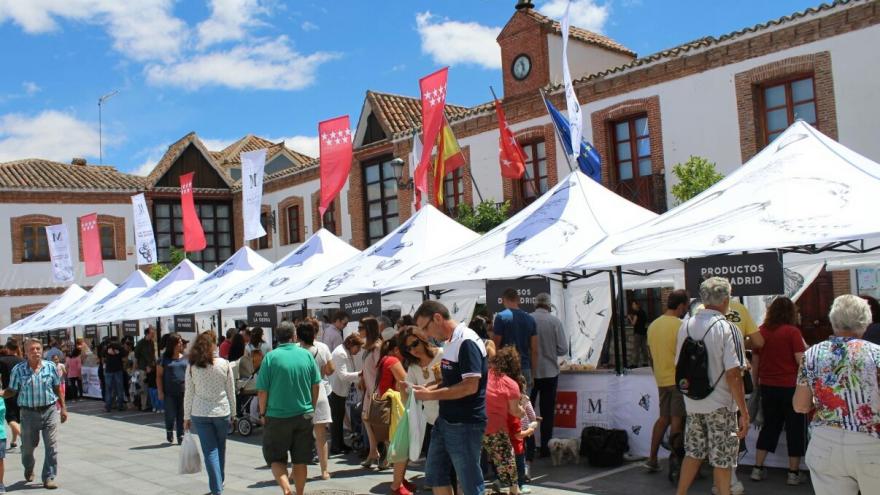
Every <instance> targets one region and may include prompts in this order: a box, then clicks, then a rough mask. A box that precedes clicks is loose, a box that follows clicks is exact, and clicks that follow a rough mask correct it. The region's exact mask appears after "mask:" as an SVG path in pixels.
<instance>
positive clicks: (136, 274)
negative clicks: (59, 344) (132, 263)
mask: <svg viewBox="0 0 880 495" xmlns="http://www.w3.org/2000/svg"><path fill="white" fill-rule="evenodd" d="M154 285H156V281H155V280H153V279H151V278H150V277H149V276H148V275H147V274H145V273H144V272H142V271H140V270H135V271H133V272H131V275H129V276H128V277H127V278H126V279H125V280H124V281H123V282H122V283H121V284H119V287H117V288H116V289H114V290H113V292H111V293H109V294H107V295H106V296H104V297H103V298H101V299H99V300H98V301H95V303H94V304H92V305H90V306H87V307H84V308H82V310H81V311H79V312H77V313H76V314H74V315H71V316H70V318H68V319H66V320H65V321H64V322H62V326H68V327H71V326H74V325H86V324H91V323H100V321H98V320H95V319H93V317H94V315H97V314H99V313H100V312H102V311H104V310H105V309H107V308H113V307H118V306H120V305H122V304H124V303H125V302H127V301H129V300H130V299H131V298H133V297H135V296H137V295H138V294H141V293H143V292H144V291H145V290H147V289H149V288H150V287H152V286H154Z"/></svg>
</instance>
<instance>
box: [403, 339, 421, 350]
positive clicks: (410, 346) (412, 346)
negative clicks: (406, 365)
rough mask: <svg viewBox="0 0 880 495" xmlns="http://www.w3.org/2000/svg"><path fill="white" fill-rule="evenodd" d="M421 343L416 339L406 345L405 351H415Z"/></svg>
mask: <svg viewBox="0 0 880 495" xmlns="http://www.w3.org/2000/svg"><path fill="white" fill-rule="evenodd" d="M421 343H422V341H420V340H418V339H416V340H413V341H412V342H410V343H409V344H406V348H407V350H410V351H411V350H413V349H415V348H416V347H418V346H419V344H421Z"/></svg>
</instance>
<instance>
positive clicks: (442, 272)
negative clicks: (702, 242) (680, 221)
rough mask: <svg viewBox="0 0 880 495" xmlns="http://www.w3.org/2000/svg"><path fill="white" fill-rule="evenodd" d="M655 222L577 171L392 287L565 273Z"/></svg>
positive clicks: (652, 213)
mask: <svg viewBox="0 0 880 495" xmlns="http://www.w3.org/2000/svg"><path fill="white" fill-rule="evenodd" d="M656 217H657V214H656V213H654V212H651V211H649V210H646V209H644V208H642V207H641V206H638V205H636V204H634V203H632V202H630V201H627V200H626V199H624V198H622V197H620V196H618V195H617V194H615V193H614V192H612V191H610V190H608V189H607V188H605V187H604V186H603V185H602V184H599V183H597V182H596V181H594V180H592V179H590V178H589V177H587V176H586V175H584V174H583V173H581V172H580V171H574V172H572V173H570V174H569V175H568V176H567V177H566V178H565V179H563V180H562V181H560V182H559V183H558V184H556V186H554V187H553V188H552V189H550V190H549V191H548V192H547V193H545V194H543V195H542V196H541V197H539V198H538V199H537V200H535V202H534V203H532V204H531V205H529V206H528V207H527V208H525V209H523V210H522V211H520V212H519V213H517V214H516V215H514V216H512V217H511V218H510V219H508V220H507V221H505V222H504V223H502V224H501V225H499V226H497V227H495V228H494V229H492V230H491V231H490V232H488V233H487V234H485V235H483V236H481V237H479V238H478V239H475V240H474V241H473V242H470V243H468V244H466V245H464V246H462V247H460V248H458V249H456V250H454V251H451V252H449V253H448V254H446V255H445V256H443V257H441V258H439V259H429V260H428V262H427V263H424V264H420V265H418V266H415V267H413V269H412V270H411V271H409V272H407V273H405V274H404V275H403V276H401V277H398V278H397V279H395V280H394V281H393V283H392V284H390V286H388V287H387V288H394V287H400V288H402V287H421V286H426V285H427V286H434V285H437V284H442V283H450V282H458V281H463V280H480V279H502V278H514V277H522V276H527V275H539V274H550V273H557V272H564V271H566V270H569V268H567V267H568V265H569V264H570V263H571V262H572V261H574V260H575V259H576V258H577V257H578V256H579V255H580V254H581V253H582V252H583V251H584V248H585V247H587V246H593V245H595V244H596V243H598V242H600V241H601V240H603V239H605V238H606V237H607V236H608V235H610V234H612V233H615V232H620V231H623V230H626V229H628V228H630V227H633V226H635V225H638V224H641V223H644V222H647V221H649V220H652V219H654V218H656Z"/></svg>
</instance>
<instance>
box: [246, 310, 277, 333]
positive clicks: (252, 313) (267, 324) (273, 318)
mask: <svg viewBox="0 0 880 495" xmlns="http://www.w3.org/2000/svg"><path fill="white" fill-rule="evenodd" d="M247 321H248V325H250V326H252V327H263V328H275V327H276V326H278V309H277V308H276V307H275V306H274V305H272V304H269V305H263V306H248V308H247Z"/></svg>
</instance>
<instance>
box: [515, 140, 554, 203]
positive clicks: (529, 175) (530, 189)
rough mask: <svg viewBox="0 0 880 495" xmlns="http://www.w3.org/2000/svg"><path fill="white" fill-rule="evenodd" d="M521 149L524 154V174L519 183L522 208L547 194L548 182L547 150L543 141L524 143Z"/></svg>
mask: <svg viewBox="0 0 880 495" xmlns="http://www.w3.org/2000/svg"><path fill="white" fill-rule="evenodd" d="M522 148H523V151H525V153H526V173H525V175H524V176H523V178H522V179H521V180H520V182H519V194H520V198H521V199H522V206H526V205H528V204H531V202H532V201H534V200H535V199H537V197H538V196H540V195H542V194H544V193H545V192H547V190H548V189H549V188H550V181H549V179H548V178H547V150H546V148H545V145H544V141H535V142H532V143H526V144H523V145H522Z"/></svg>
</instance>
